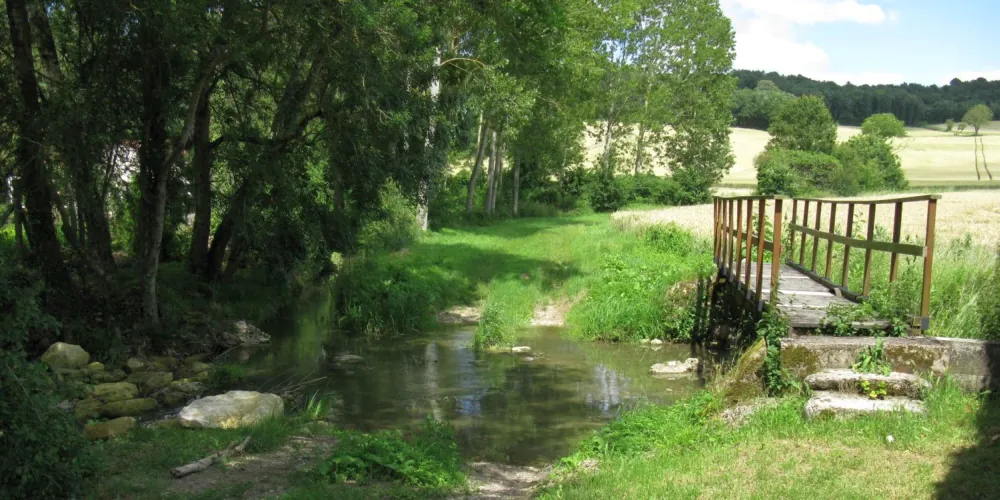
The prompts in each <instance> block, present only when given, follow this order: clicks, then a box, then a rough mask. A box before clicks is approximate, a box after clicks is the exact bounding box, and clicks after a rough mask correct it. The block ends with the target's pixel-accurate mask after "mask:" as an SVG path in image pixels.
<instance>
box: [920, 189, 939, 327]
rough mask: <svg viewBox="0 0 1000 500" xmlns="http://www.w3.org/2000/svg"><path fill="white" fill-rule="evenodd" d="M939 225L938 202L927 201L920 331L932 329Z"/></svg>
mask: <svg viewBox="0 0 1000 500" xmlns="http://www.w3.org/2000/svg"><path fill="white" fill-rule="evenodd" d="M936 223H937V200H936V199H934V198H931V199H930V200H928V201H927V232H926V233H925V236H924V283H923V290H922V291H921V293H920V326H919V328H920V331H921V332H924V331H926V330H928V329H929V328H930V326H931V325H930V316H931V269H932V267H933V265H934V226H935V224H936Z"/></svg>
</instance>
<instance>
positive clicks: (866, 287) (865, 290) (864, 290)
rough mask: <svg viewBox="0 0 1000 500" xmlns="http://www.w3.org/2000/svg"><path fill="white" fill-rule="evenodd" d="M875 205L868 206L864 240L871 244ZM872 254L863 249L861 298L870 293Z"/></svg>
mask: <svg viewBox="0 0 1000 500" xmlns="http://www.w3.org/2000/svg"><path fill="white" fill-rule="evenodd" d="M876 206H877V205H875V204H874V203H870V204H868V233H867V236H865V239H866V240H867V241H869V242H871V241H872V240H873V239H874V238H875V207H876ZM872 252H873V250H872V249H871V248H866V249H865V277H864V281H863V282H862V283H863V284H862V285H861V296H862V297H867V296H868V294H870V293H871V291H872Z"/></svg>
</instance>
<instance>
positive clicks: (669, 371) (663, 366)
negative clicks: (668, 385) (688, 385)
mask: <svg viewBox="0 0 1000 500" xmlns="http://www.w3.org/2000/svg"><path fill="white" fill-rule="evenodd" d="M698 364H699V361H698V358H688V359H685V360H684V361H667V362H666V363H656V364H655V365H653V366H652V367H650V368H649V373H652V374H653V375H678V374H682V373H691V372H694V371H697V370H698Z"/></svg>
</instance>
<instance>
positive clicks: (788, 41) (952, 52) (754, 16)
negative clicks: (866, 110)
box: [721, 0, 1000, 85]
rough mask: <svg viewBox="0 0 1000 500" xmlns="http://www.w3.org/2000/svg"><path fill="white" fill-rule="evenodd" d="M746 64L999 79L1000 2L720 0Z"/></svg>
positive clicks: (839, 73)
mask: <svg viewBox="0 0 1000 500" xmlns="http://www.w3.org/2000/svg"><path fill="white" fill-rule="evenodd" d="M721 3H722V8H723V10H724V11H725V12H726V14H727V15H728V16H729V17H730V18H731V19H732V20H733V27H734V28H735V30H736V62H735V67H737V68H740V69H760V70H767V71H778V72H781V73H790V74H802V75H805V76H808V77H810V78H816V79H821V80H833V81H836V82H838V83H845V82H847V81H851V82H853V83H855V84H865V83H869V84H875V83H902V82H912V83H923V84H939V85H941V84H946V83H948V81H950V80H951V79H952V78H954V77H958V78H961V79H963V80H972V79H975V78H978V77H980V76H982V77H984V78H987V79H989V80H1000V50H998V49H997V48H996V45H995V43H994V39H995V36H994V31H995V30H996V29H998V25H1000V0H956V1H948V0H721Z"/></svg>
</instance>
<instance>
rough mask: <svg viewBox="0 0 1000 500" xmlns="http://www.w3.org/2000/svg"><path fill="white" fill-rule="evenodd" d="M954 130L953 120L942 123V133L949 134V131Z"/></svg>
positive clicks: (949, 119)
mask: <svg viewBox="0 0 1000 500" xmlns="http://www.w3.org/2000/svg"><path fill="white" fill-rule="evenodd" d="M953 128H955V120H952V119H951V118H948V119H947V120H945V121H944V131H945V132H951V129H953Z"/></svg>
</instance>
